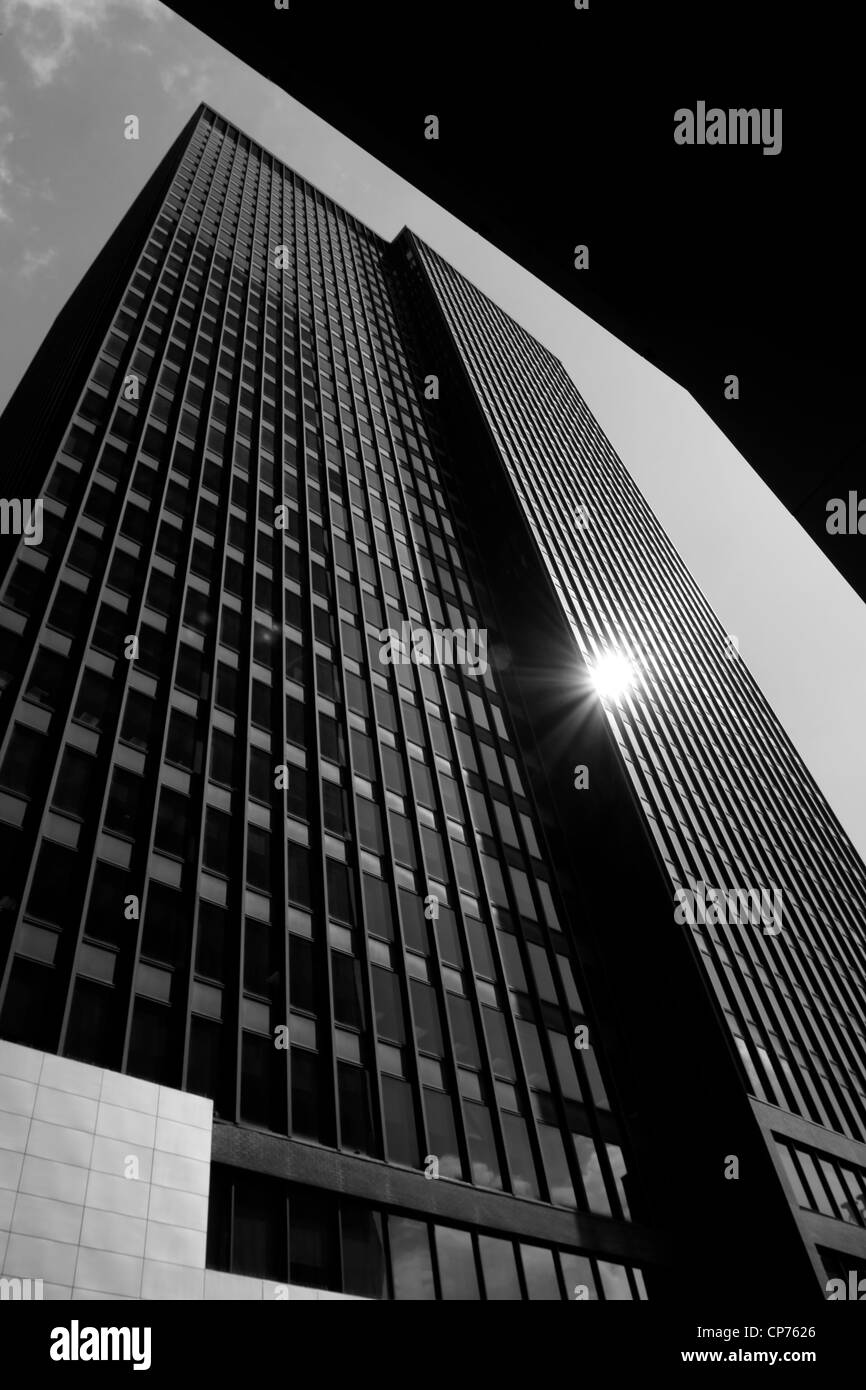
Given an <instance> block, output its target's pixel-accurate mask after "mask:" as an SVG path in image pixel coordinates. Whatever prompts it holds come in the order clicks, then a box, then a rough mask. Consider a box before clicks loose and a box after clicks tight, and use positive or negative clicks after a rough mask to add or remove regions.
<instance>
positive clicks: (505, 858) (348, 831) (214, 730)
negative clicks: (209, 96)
mask: <svg viewBox="0 0 866 1390" xmlns="http://www.w3.org/2000/svg"><path fill="white" fill-rule="evenodd" d="M163 172H164V175H165V180H164V183H165V186H164V187H162V186H161V187H160V188H159V190H158V191H157V193H155V194H153V196H152V197H151V201H150V203H149V204H147V205H146V206H144V207H143V208H139V209H138V213H137V218H138V221H137V224H136V227H137V230H136V229H132V230H131V231H130V237H131V238H132V241H131V244H130V247H129V248H128V250H129V252H130V258H129V273H128V275H127V276H126V279H125V280H124V281H123V283H121V284H120V286H119V288H118V290H117V293H116V295H115V297H114V302H113V303H111V304H108V305H107V306H104V308H99V307H97V308H94V309H93V318H92V322H91V323H90V327H89V329H88V332H89V334H90V337H89V338H87V337H85V338H84V339H83V340H82V345H80V347H79V349H77V355H73V357H72V361H71V365H70V368H69V371H68V372H67V374H66V377H65V378H64V379H63V380H62V381H61V382H60V383H59V386H58V390H57V392H56V393H55V395H54V396H53V397H52V399H51V400H50V401H49V404H48V406H47V408H46V421H47V423H45V422H43V425H41V426H40V428H41V429H42V430H43V436H44V437H43V439H42V443H41V444H40V450H41V452H40V450H35V452H34V449H33V447H31V450H30V455H31V456H33V457H31V461H30V464H29V465H28V466H29V470H30V471H29V472H28V475H27V476H28V484H27V485H28V486H29V487H30V488H31V490H33V491H35V490H36V489H37V487H38V488H39V490H40V495H41V496H42V497H43V501H44V515H43V522H44V525H43V534H42V537H41V540H40V541H39V543H38V544H25V542H24V541H23V540H22V541H21V542H20V543H19V544H18V545H17V546H15V548H14V550H13V551H12V552H11V553H9V554H8V564H6V565H5V569H4V573H5V577H4V578H3V581H2V588H0V628H2V633H3V642H2V650H3V657H2V661H0V669H2V674H0V679H2V686H3V694H2V701H3V716H2V718H3V743H2V749H0V823H2V824H0V836H2V856H3V863H4V866H5V868H4V882H3V886H2V903H0V909H2V911H0V970H2V974H0V1036H2V1037H4V1038H6V1039H9V1040H11V1041H14V1042H17V1043H21V1044H23V1045H25V1046H29V1047H33V1048H40V1049H43V1050H45V1051H47V1052H56V1053H59V1054H61V1055H64V1056H67V1057H70V1058H76V1059H79V1060H81V1061H85V1062H89V1063H92V1064H94V1065H96V1066H99V1067H104V1068H109V1069H114V1070H117V1071H123V1072H128V1073H129V1074H131V1075H134V1076H139V1077H143V1078H146V1079H148V1080H150V1081H155V1082H158V1083H160V1084H161V1085H164V1086H170V1087H177V1088H182V1089H186V1090H190V1091H193V1092H197V1093H199V1094H202V1095H205V1096H208V1097H210V1098H212V1099H213V1102H214V1116H215V1120H216V1127H215V1135H217V1136H219V1135H220V1133H222V1134H223V1136H224V1138H223V1139H221V1140H220V1143H221V1144H222V1145H223V1148H220V1149H219V1150H218V1149H217V1147H216V1143H217V1140H216V1138H215V1150H214V1168H213V1181H212V1184H211V1213H210V1220H209V1226H208V1249H209V1264H211V1265H212V1266H213V1267H215V1268H222V1269H228V1270H232V1271H234V1272H237V1273H245V1274H251V1275H255V1276H257V1277H260V1278H264V1277H267V1278H276V1279H279V1278H285V1277H288V1275H289V1273H291V1277H292V1278H293V1279H295V1280H296V1281H297V1282H302V1283H308V1284H313V1285H315V1284H319V1285H322V1286H324V1287H329V1288H334V1289H338V1290H340V1289H341V1290H343V1291H345V1292H349V1293H366V1294H367V1295H368V1296H373V1297H395V1298H406V1297H437V1298H477V1297H486V1298H507V1297H529V1298H563V1297H567V1298H571V1297H574V1296H575V1295H574V1289H575V1286H577V1285H580V1286H582V1288H583V1289H585V1291H586V1296H589V1297H591V1298H602V1299H610V1298H615V1299H642V1298H644V1297H646V1283H645V1279H644V1274H643V1272H642V1271H643V1268H644V1267H645V1266H647V1265H652V1263H653V1260H654V1259H655V1258H656V1257H657V1256H659V1247H658V1244H657V1242H656V1240H655V1237H654V1236H653V1234H652V1233H651V1232H649V1231H648V1230H647V1229H645V1228H643V1227H642V1226H641V1225H640V1223H637V1224H635V1223H634V1222H633V1221H632V1219H631V1218H632V1215H633V1213H632V1212H631V1210H630V1202H632V1201H633V1199H634V1196H635V1194H637V1193H638V1192H639V1185H638V1183H637V1177H638V1176H639V1175H635V1174H632V1173H627V1168H628V1162H627V1157H626V1149H627V1145H626V1142H625V1140H624V1137H623V1131H622V1127H621V1125H620V1122H619V1119H618V1115H617V1106H616V1100H615V1091H614V1089H613V1083H612V1080H611V1076H610V1069H609V1065H608V1063H607V1061H606V1059H605V1057H604V1056H603V1055H602V1050H601V1049H600V1047H599V1046H598V1043H597V1041H596V1039H597V1032H596V1030H595V1027H594V1022H593V1016H592V1006H591V1004H590V1002H589V1000H588V998H587V996H586V992H585V988H584V981H583V979H582V976H581V970H580V966H579V962H578V960H577V958H576V955H575V952H574V951H573V949H572V943H571V934H570V931H569V929H568V922H567V916H566V914H565V912H564V910H563V906H562V897H561V883H560V880H559V877H558V873H557V872H555V871H554V870H553V868H552V866H551V859H550V856H549V854H548V850H547V847H546V841H545V827H544V825H543V824H542V820H541V817H540V815H539V813H538V808H537V806H536V804H535V801H534V799H533V796H532V794H531V790H530V788H529V786H528V782H527V777H526V773H525V766H524V757H523V753H522V750H521V747H520V745H519V741H518V738H517V737H516V734H515V726H514V721H513V718H512V713H511V710H510V708H509V702H508V700H507V698H506V697H505V695H504V693H503V689H502V687H501V683H500V680H499V676H498V674H497V671H496V669H495V667H494V666H493V665H492V664H490V665H487V664H485V663H480V665H477V669H475V670H473V669H471V667H470V665H469V664H467V663H465V662H464V663H463V664H462V665H461V664H460V663H455V664H453V665H444V664H437V663H436V662H433V663H432V664H430V665H425V664H418V663H416V662H413V661H412V660H411V659H410V654H409V652H408V651H407V650H406V648H405V646H404V647H403V648H402V649H401V648H400V647H399V645H396V644H391V647H390V649H389V651H388V653H387V654H384V648H383V634H384V633H385V632H386V630H388V629H391V630H393V631H394V632H395V633H400V632H404V633H405V629H404V627H403V626H402V625H403V624H405V623H407V622H408V623H409V624H410V625H411V626H412V627H413V628H423V629H425V630H426V631H435V630H436V629H449V630H458V629H459V630H462V631H466V632H470V631H477V630H479V629H482V628H483V622H484V620H483V613H482V609H481V607H480V606H479V605H480V599H479V588H480V581H479V580H478V578H477V577H476V576H475V575H474V574H473V571H472V566H471V565H470V564H469V563H468V562H467V551H466V548H465V546H464V544H463V541H462V539H461V534H460V522H459V517H458V516H457V515H456V514H455V513H454V511H453V508H452V505H451V503H450V501H449V496H448V494H447V492H446V489H445V487H444V484H443V477H442V473H443V471H444V470H447V468H448V455H447V448H446V446H445V444H444V443H443V441H442V440H441V439H440V438H439V437H438V435H437V430H436V425H435V420H433V419H432V418H431V417H430V412H429V411H427V410H425V407H424V402H423V377H419V371H420V370H421V364H419V362H418V361H417V360H416V357H415V348H414V346H413V343H412V341H411V335H406V334H403V333H401V331H400V329H399V327H398V323H397V317H396V314H395V310H394V307H393V304H392V297H391V292H390V288H389V281H388V277H387V275H386V270H385V267H384V264H383V261H384V253H385V251H386V249H387V248H386V244H385V243H384V242H382V241H381V240H380V239H379V238H378V237H377V236H376V235H375V234H374V233H372V232H371V231H370V230H369V229H367V228H366V227H364V226H363V225H361V224H360V223H359V222H358V221H357V220H356V219H354V218H352V217H351V216H350V215H348V214H347V213H345V212H344V211H343V210H342V209H341V208H339V207H338V206H337V205H336V204H334V203H332V202H331V201H330V200H328V199H327V198H325V197H324V196H323V195H322V194H321V193H319V192H318V191H317V190H316V189H314V188H313V187H311V186H310V185H309V184H307V183H305V182H304V181H303V180H302V179H300V178H299V177H298V176H297V175H295V174H294V173H293V172H292V171H291V170H289V169H287V168H286V167H285V166H284V165H282V164H281V163H280V162H279V161H278V160H277V159H275V158H274V157H273V156H271V155H270V154H268V153H267V152H266V151H264V150H263V149H261V148H260V147H259V146H257V145H256V144H255V143H254V142H252V141H251V140H250V139H248V138H247V137H246V136H245V135H243V134H242V133H241V132H240V131H238V130H237V129H236V128H234V127H233V126H231V125H230V124H229V123H228V122H226V121H225V120H224V119H223V118H222V117H220V116H219V115H218V114H217V113H216V112H214V111H212V110H210V109H209V108H206V107H202V108H200V109H199V110H198V112H197V113H196V116H195V118H194V119H193V121H192V123H191V125H190V127H189V129H188V132H187V133H186V135H185V137H184V139H183V142H182V145H181V148H180V149H179V150H178V151H177V152H176V153H175V154H174V155H172V157H171V162H170V165H169V167H167V169H165V170H164V171H163ZM98 264H99V262H97V265H98ZM119 273H120V272H118V274H119ZM57 331H58V330H56V331H55V332H56V333H57ZM60 346H61V344H60V343H59V342H58V341H57V338H56V336H55V347H60ZM34 370H35V368H32V369H31V373H32V372H33V371H34ZM25 385H26V383H25ZM29 389H31V390H32V389H33V382H32V381H31V382H30V383H29ZM13 417H14V418H15V419H19V418H20V410H19V412H18V416H15V413H14V410H13V411H11V412H7V439H6V440H5V441H4V443H8V425H9V420H10V419H12V418H13ZM51 428H55V429H56V435H57V437H56V440H55V442H54V444H53V446H52V449H51V452H50V454H49V453H47V452H46V448H47V445H46V443H45V440H49V439H50V438H51ZM34 429H35V426H34ZM25 456H27V455H26V451H25ZM10 481H12V482H15V481H17V484H18V487H19V489H20V488H21V486H22V480H21V478H20V477H18V478H17V480H16V478H15V476H14V474H13V473H12V472H7V478H6V483H5V486H6V490H7V492H8V491H9V490H10ZM709 949H711V950H712V949H715V945H712V946H711V947H710V948H709ZM587 1036H588V1037H589V1039H590V1042H589V1044H588V1045H587V1043H586V1038H587ZM852 1103H853V1101H852ZM238 1135H241V1136H242V1139H243V1142H242V1143H241V1145H240V1150H241V1156H240V1157H238V1152H237V1143H238V1142H240V1141H238ZM274 1143H279V1144H281V1145H282V1147H281V1148H280V1154H282V1155H286V1154H290V1152H296V1153H297V1154H299V1155H300V1157H299V1158H298V1159H297V1162H298V1163H304V1162H308V1161H309V1155H310V1154H313V1155H314V1159H313V1160H312V1163H313V1166H312V1169H309V1167H308V1169H306V1170H305V1171H309V1172H312V1178H311V1181H310V1182H309V1183H308V1184H303V1183H302V1184H298V1183H297V1182H296V1181H292V1180H290V1179H291V1176H292V1174H291V1173H290V1172H289V1167H290V1166H291V1162H293V1161H295V1160H290V1159H289V1158H286V1159H283V1158H281V1159H280V1162H281V1163H283V1162H284V1163H285V1164H288V1165H289V1167H287V1168H286V1170H285V1180H284V1181H282V1180H277V1179H274V1180H273V1181H272V1182H268V1181H266V1180H264V1179H263V1178H262V1177H261V1174H262V1172H264V1171H270V1172H271V1173H273V1171H274V1169H273V1165H271V1167H270V1169H268V1164H267V1163H266V1162H265V1160H264V1158H263V1157H262V1155H263V1154H264V1153H265V1151H267V1153H268V1154H270V1153H272V1152H273V1149H272V1147H269V1146H272V1145H273V1144H274ZM232 1144H235V1146H236V1147H235V1149H232V1152H231V1156H230V1157H227V1155H228V1150H229V1148H231V1145H232ZM226 1146H228V1147H226ZM305 1156H306V1157H305ZM329 1164H330V1166H329ZM245 1165H246V1166H245ZM278 1166H279V1165H278ZM292 1172H294V1170H292ZM329 1175H330V1176H329ZM395 1175H397V1176H399V1175H402V1178H401V1179H400V1183H398V1182H397V1177H395ZM347 1184H348V1186H347ZM353 1184H354V1186H353ZM329 1188H333V1189H335V1190H336V1189H339V1190H340V1191H342V1192H343V1193H344V1196H343V1197H341V1198H340V1199H339V1200H338V1199H337V1197H336V1191H333V1192H330V1193H329V1191H328V1189H329ZM347 1191H348V1192H349V1194H350V1196H348V1197H347V1196H345V1193H346V1192H347ZM353 1192H354V1194H355V1195H354V1196H351V1194H352V1193H353ZM365 1193H366V1197H367V1200H363V1199H362V1198H363V1194H365ZM384 1193H388V1194H389V1196H388V1199H387V1200H386V1198H385V1196H383V1195H380V1196H379V1198H378V1200H377V1194H384ZM434 1213H435V1215H436V1220H435V1221H434V1220H433V1214H434ZM533 1237H535V1239H533Z"/></svg>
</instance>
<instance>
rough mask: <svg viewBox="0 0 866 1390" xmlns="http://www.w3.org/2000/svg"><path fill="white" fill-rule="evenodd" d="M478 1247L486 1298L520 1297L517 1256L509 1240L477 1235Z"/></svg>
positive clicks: (515, 1298)
mask: <svg viewBox="0 0 866 1390" xmlns="http://www.w3.org/2000/svg"><path fill="white" fill-rule="evenodd" d="M478 1249H479V1251H480V1254H481V1266H482V1269H483V1271H484V1291H485V1293H486V1295H487V1297H488V1299H490V1300H491V1301H492V1300H494V1299H511V1300H518V1299H521V1298H522V1297H523V1295H522V1293H521V1292H520V1277H519V1275H518V1272H517V1256H516V1254H515V1252H514V1246H513V1245H512V1243H511V1241H510V1240H501V1239H500V1238H499V1237H498V1236H479V1237H478Z"/></svg>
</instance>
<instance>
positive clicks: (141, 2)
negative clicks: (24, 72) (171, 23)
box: [0, 0, 166, 87]
mask: <svg viewBox="0 0 866 1390" xmlns="http://www.w3.org/2000/svg"><path fill="white" fill-rule="evenodd" d="M121 10H122V11H124V12H125V13H126V14H129V15H135V16H139V17H141V18H143V19H147V20H157V19H160V18H162V16H163V15H164V14H165V13H166V11H165V10H164V9H163V7H162V5H160V4H159V3H158V0H0V17H2V20H3V27H4V28H5V29H6V30H7V31H8V33H9V34H10V35H12V36H14V38H15V39H16V42H17V45H18V49H19V51H20V53H21V56H22V58H23V59H24V61H25V62H26V63H27V65H28V67H29V68H30V71H31V73H32V75H33V79H34V81H35V82H36V85H37V86H40V87H41V86H45V84H46V83H48V82H52V81H53V79H54V77H55V75H56V73H57V71H58V69H59V68H60V67H61V66H62V65H63V63H65V62H66V61H67V59H69V58H70V57H71V56H72V55H73V53H74V52H75V48H76V44H77V42H78V40H79V39H80V38H81V36H82V35H83V34H85V33H89V34H93V35H95V34H97V33H98V32H99V31H100V30H101V29H103V28H104V26H105V25H106V24H107V22H108V21H109V19H113V18H115V17H116V16H117V14H118V12H119V11H121Z"/></svg>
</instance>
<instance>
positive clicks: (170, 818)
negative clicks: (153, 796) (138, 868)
mask: <svg viewBox="0 0 866 1390" xmlns="http://www.w3.org/2000/svg"><path fill="white" fill-rule="evenodd" d="M189 810H190V803H189V800H188V799H187V797H185V796H181V795H180V793H179V792H176V791H172V790H171V788H169V787H163V789H162V791H161V792H160V797H159V810H158V811H157V816H156V832H155V834H154V844H155V845H156V848H157V849H162V850H166V851H167V852H168V853H169V854H176V855H178V856H179V857H180V858H183V857H184V855H185V853H186V846H187V835H188V820H189ZM208 814H210V813H208Z"/></svg>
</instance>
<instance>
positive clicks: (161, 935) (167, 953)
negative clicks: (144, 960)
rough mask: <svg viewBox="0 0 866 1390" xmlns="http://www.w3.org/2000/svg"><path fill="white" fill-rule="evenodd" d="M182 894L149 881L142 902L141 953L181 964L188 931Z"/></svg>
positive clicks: (155, 958) (151, 957)
mask: <svg viewBox="0 0 866 1390" xmlns="http://www.w3.org/2000/svg"><path fill="white" fill-rule="evenodd" d="M188 921H189V918H188V915H187V913H186V910H185V907H184V902H183V898H182V897H181V895H180V893H176V892H175V891H174V889H172V888H168V887H166V885H165V884H163V883H151V884H150V886H149V888H148V892H147V899H146V902H145V906H144V929H143V933H142V943H141V950H142V955H145V956H148V957H149V958H150V959H151V960H158V961H161V962H162V963H163V964H164V965H180V964H181V963H182V961H183V958H184V955H185V950H186V940H187V938H188V935H189V927H188Z"/></svg>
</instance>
